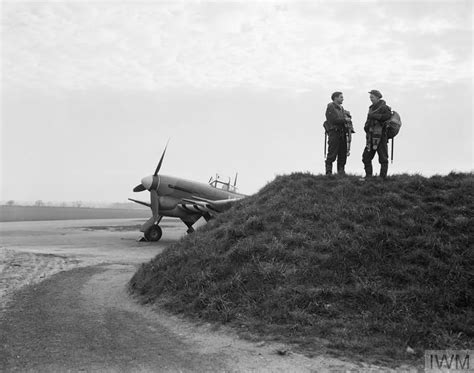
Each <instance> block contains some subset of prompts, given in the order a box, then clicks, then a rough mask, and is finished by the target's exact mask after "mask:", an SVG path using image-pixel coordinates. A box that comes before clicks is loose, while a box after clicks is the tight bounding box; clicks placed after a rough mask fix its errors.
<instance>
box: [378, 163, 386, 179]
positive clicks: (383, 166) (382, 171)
mask: <svg viewBox="0 0 474 373" xmlns="http://www.w3.org/2000/svg"><path fill="white" fill-rule="evenodd" d="M387 172H388V163H382V164H381V165H380V177H381V178H382V179H385V178H387Z"/></svg>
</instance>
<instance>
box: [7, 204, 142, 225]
mask: <svg viewBox="0 0 474 373" xmlns="http://www.w3.org/2000/svg"><path fill="white" fill-rule="evenodd" d="M150 216H151V213H150V211H149V210H146V209H143V210H142V209H107V208H87V207H46V206H41V207H37V206H0V222H8V221H38V220H77V219H127V218H149V217H150Z"/></svg>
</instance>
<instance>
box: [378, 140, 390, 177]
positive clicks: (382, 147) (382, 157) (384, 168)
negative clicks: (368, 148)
mask: <svg viewBox="0 0 474 373" xmlns="http://www.w3.org/2000/svg"><path fill="white" fill-rule="evenodd" d="M377 154H378V156H379V163H380V177H381V178H383V179H385V178H386V177H387V172H388V140H387V136H386V135H385V136H384V137H382V141H380V144H379V146H378V148H377Z"/></svg>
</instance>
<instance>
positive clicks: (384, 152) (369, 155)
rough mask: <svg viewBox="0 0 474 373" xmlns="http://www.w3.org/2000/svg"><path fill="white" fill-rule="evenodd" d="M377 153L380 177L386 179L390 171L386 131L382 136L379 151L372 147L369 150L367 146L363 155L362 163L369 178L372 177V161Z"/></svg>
mask: <svg viewBox="0 0 474 373" xmlns="http://www.w3.org/2000/svg"><path fill="white" fill-rule="evenodd" d="M369 145H370V144H369ZM375 153H377V154H378V156H379V163H380V166H381V168H380V170H381V172H380V176H382V177H385V176H387V169H388V139H387V134H386V133H385V131H384V133H383V134H382V137H381V139H380V142H379V144H378V147H377V149H373V148H372V147H371V148H370V149H369V148H368V147H367V146H366V147H365V148H364V152H363V153H362V163H364V169H365V173H366V175H367V176H372V159H374V157H375Z"/></svg>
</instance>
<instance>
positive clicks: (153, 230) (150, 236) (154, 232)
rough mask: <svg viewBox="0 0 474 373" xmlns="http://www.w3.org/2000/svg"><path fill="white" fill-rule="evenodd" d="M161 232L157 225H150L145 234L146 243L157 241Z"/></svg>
mask: <svg viewBox="0 0 474 373" xmlns="http://www.w3.org/2000/svg"><path fill="white" fill-rule="evenodd" d="M162 235H163V232H162V230H161V228H160V226H159V225H152V226H151V227H150V228H148V229H147V231H146V232H145V238H146V239H147V240H148V241H153V242H154V241H159V240H160V238H161V236H162Z"/></svg>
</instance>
